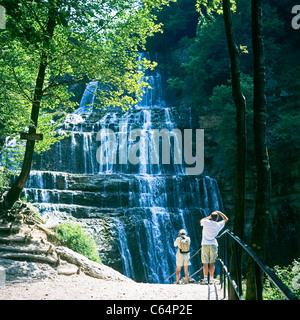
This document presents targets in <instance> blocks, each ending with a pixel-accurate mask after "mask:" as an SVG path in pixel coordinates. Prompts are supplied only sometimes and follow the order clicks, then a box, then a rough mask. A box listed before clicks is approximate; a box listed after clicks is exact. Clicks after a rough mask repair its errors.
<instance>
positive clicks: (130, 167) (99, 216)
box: [24, 70, 222, 283]
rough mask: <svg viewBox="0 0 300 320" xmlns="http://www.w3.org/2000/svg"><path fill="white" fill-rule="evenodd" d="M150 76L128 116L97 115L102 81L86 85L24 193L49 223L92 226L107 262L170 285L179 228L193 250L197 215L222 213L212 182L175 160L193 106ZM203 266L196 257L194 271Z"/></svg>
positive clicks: (134, 276) (133, 275) (118, 113)
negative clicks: (173, 100)
mask: <svg viewBox="0 0 300 320" xmlns="http://www.w3.org/2000/svg"><path fill="white" fill-rule="evenodd" d="M148 76H149V82H150V84H151V86H152V88H153V89H152V90H149V89H146V92H145V94H144V96H143V99H142V101H141V102H140V103H139V104H138V105H137V106H136V107H133V108H132V109H130V110H129V111H128V112H125V113H124V112H121V111H115V110H113V111H109V112H107V113H105V114H104V115H103V114H99V112H96V111H95V112H92V111H91V108H92V106H93V102H94V98H95V97H94V94H93V92H95V90H96V89H95V88H97V85H98V83H97V82H95V81H93V82H91V83H89V84H88V85H87V88H86V91H85V92H84V94H83V97H82V101H81V104H80V107H79V108H78V109H77V111H76V112H75V113H74V114H72V115H69V116H68V117H67V119H66V121H65V123H64V125H63V127H62V128H61V129H60V132H61V133H63V132H64V131H68V132H71V134H70V136H68V137H66V138H65V139H63V140H61V141H59V142H58V143H56V144H55V145H53V146H52V147H51V149H50V150H49V151H48V152H45V153H43V154H42V155H41V156H40V157H37V158H36V159H35V165H34V168H33V170H32V172H31V175H30V179H29V180H28V183H27V185H26V189H25V190H24V193H25V195H27V197H28V198H29V199H31V200H33V201H34V203H35V204H36V205H37V206H39V208H40V210H41V211H42V212H44V214H45V215H48V216H49V223H50V222H54V223H55V222H57V221H62V220H65V219H75V220H77V221H79V222H80V223H82V224H83V225H84V226H85V227H87V228H88V230H89V231H90V232H91V233H92V234H93V235H94V236H95V238H96V240H97V242H98V245H99V252H100V255H102V261H103V262H104V263H105V264H107V265H110V266H112V267H113V268H115V269H117V270H119V271H121V272H123V273H124V274H125V275H127V276H128V277H131V278H132V279H134V280H136V281H144V282H154V283H166V282H168V277H169V276H170V275H171V274H172V273H173V272H174V270H175V267H176V266H175V254H176V250H177V249H176V248H174V245H173V243H174V240H175V239H176V237H177V235H178V230H180V229H182V228H185V229H186V230H187V232H188V235H189V236H190V237H191V253H192V254H193V252H195V251H197V250H198V248H199V246H200V242H201V230H200V225H199V220H200V219H201V218H202V217H203V216H205V215H207V214H209V213H210V212H211V211H212V210H222V199H221V196H220V192H219V189H218V185H217V182H216V181H215V180H214V179H212V178H210V177H208V176H201V175H200V176H199V175H198V176H189V175H187V174H186V170H185V165H184V164H183V163H180V162H177V163H176V161H174V159H175V158H176V157H177V158H178V157H181V156H182V150H179V149H178V146H179V136H178V135H176V132H177V131H176V130H174V129H178V130H179V129H180V130H183V129H185V128H191V127H192V118H191V111H190V109H185V110H182V111H181V110H178V109H175V108H172V107H170V106H168V105H167V103H166V101H165V98H164V89H163V86H162V82H161V74H160V72H159V71H158V70H156V71H155V72H154V73H152V74H150V75H148ZM156 129H167V130H168V132H171V137H172V143H171V147H170V151H171V152H170V159H171V161H170V163H167V164H166V163H163V160H162V159H160V154H161V153H160V152H161V150H160V149H159V148H154V147H153V146H154V144H153V143H152V142H153V141H154V139H155V137H154V132H155V130H156ZM112 133H114V134H113V135H112V139H109V137H110V136H109V135H108V134H112ZM136 133H138V134H139V142H138V143H137V141H136V140H137V138H136ZM133 150H134V151H135V152H134V153H133V152H132V151H133ZM132 153H133V154H134V157H132V159H131V160H132V161H129V160H130V159H128V157H130V154H132ZM150 156H152V158H151V159H152V160H153V161H152V162H151V161H149V159H150ZM114 159H115V160H116V161H115V163H112V162H113V161H112V160H114ZM134 161H136V162H137V163H136V164H134ZM199 266H200V260H199V257H196V258H194V259H193V260H192V265H191V272H190V273H193V272H194V271H196V270H198V269H199Z"/></svg>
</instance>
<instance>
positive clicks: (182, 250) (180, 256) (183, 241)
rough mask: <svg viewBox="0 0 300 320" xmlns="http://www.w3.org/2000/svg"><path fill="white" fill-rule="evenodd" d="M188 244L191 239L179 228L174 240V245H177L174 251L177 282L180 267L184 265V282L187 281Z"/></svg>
mask: <svg viewBox="0 0 300 320" xmlns="http://www.w3.org/2000/svg"><path fill="white" fill-rule="evenodd" d="M190 244H191V239H190V237H188V236H187V235H186V231H185V230H184V229H181V230H180V231H179V235H178V237H177V238H176V240H175V242H174V246H175V247H178V249H177V253H176V283H177V284H179V279H180V271H181V267H182V266H183V267H184V274H185V283H188V282H189V265H190V264H191V262H190Z"/></svg>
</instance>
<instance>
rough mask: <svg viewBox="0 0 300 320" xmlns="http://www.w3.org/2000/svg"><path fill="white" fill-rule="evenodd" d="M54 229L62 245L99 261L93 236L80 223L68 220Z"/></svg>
mask: <svg viewBox="0 0 300 320" xmlns="http://www.w3.org/2000/svg"><path fill="white" fill-rule="evenodd" d="M55 231H56V236H57V237H58V239H59V241H60V242H61V244H62V245H64V246H66V247H68V248H70V249H72V250H74V251H76V252H78V253H80V254H82V255H84V256H86V257H87V258H89V259H90V260H93V261H96V262H101V260H100V257H99V255H98V252H97V246H96V242H95V240H94V238H93V237H92V236H91V235H90V234H89V233H88V232H87V231H86V230H84V228H83V227H82V226H81V225H79V224H76V223H73V222H71V221H69V222H65V223H61V224H59V225H58V226H57V227H56V228H55Z"/></svg>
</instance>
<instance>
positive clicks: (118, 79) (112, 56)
mask: <svg viewBox="0 0 300 320" xmlns="http://www.w3.org/2000/svg"><path fill="white" fill-rule="evenodd" d="M168 2H169V0H142V1H136V0H126V1H123V0H91V1H83V0H49V1H43V0H36V1H32V2H28V1H26V0H4V1H0V4H1V5H3V7H5V8H6V13H7V25H6V30H4V31H3V32H2V33H1V34H0V43H1V55H0V64H1V66H3V67H4V69H5V70H6V73H5V75H8V74H9V76H10V79H12V80H13V82H12V83H13V85H12V83H9V82H8V81H5V79H1V83H3V84H5V86H4V87H2V88H1V93H0V94H3V95H5V99H6V100H7V103H10V105H13V104H11V100H12V99H15V101H17V103H19V104H23V106H24V109H25V110H26V111H27V112H28V111H29V109H30V112H29V113H30V114H31V116H30V122H28V127H29V131H28V133H29V134H30V135H31V136H32V135H34V134H36V133H38V121H39V119H40V112H43V113H44V114H47V112H48V111H49V110H57V109H59V108H61V107H62V109H65V110H66V109H67V106H70V105H71V109H73V108H74V105H72V104H70V101H69V100H70V93H69V91H68V86H69V85H70V83H74V82H76V81H83V80H84V79H86V78H87V79H89V80H93V79H97V80H98V81H99V83H101V90H98V92H100V94H99V97H98V98H99V100H100V101H101V104H102V106H107V105H112V106H121V107H123V108H124V109H125V108H128V106H130V105H132V104H134V103H136V101H137V99H138V98H139V97H140V95H141V88H142V87H143V86H145V85H146V83H145V82H143V81H141V78H142V75H143V70H144V69H146V68H149V67H152V66H153V64H151V63H150V62H149V61H147V60H143V61H138V60H137V52H138V51H139V50H143V49H144V45H145V42H146V38H147V37H148V36H151V35H153V34H154V33H155V32H157V31H158V30H160V25H157V24H156V23H155V16H154V15H153V14H152V10H153V9H154V8H161V7H162V5H165V4H167V3H168ZM16 60H19V61H22V64H21V66H19V65H16V63H15V61H16ZM66 75H69V77H66ZM14 90H16V92H14ZM2 105H3V104H2ZM2 105H1V106H2ZM6 120H7V119H6ZM48 120H49V119H48ZM4 126H5V124H4ZM24 129H25V128H24ZM11 131H13V130H11ZM35 145H36V143H35V140H27V142H26V150H25V155H24V160H23V165H22V169H21V173H20V174H19V176H18V178H17V179H16V180H15V182H14V183H13V185H12V186H11V188H10V190H9V191H8V192H7V193H6V194H5V196H4V201H3V202H2V207H4V208H10V207H11V206H12V205H13V204H14V203H15V202H16V201H17V200H18V198H19V196H20V194H21V192H22V189H23V188H24V186H25V184H26V181H27V179H28V176H29V173H30V169H31V164H32V158H33V153H34V149H35Z"/></svg>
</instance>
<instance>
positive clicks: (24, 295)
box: [0, 205, 222, 301]
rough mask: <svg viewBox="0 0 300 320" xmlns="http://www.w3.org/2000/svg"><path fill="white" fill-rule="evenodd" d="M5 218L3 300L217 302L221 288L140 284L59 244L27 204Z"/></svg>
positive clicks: (0, 226)
mask: <svg viewBox="0 0 300 320" xmlns="http://www.w3.org/2000/svg"><path fill="white" fill-rule="evenodd" d="M9 216H10V218H9V219H2V220H1V219H0V301H1V300H23V299H26V300H93V299H97V300H99V299H101V300H208V299H211V300H216V299H221V297H222V294H221V293H220V292H219V291H220V288H219V286H215V285H210V286H207V285H199V284H187V285H184V284H182V285H176V284H148V283H136V282H134V281H133V280H131V279H129V278H127V277H125V276H124V275H122V274H121V273H119V272H117V271H116V270H114V269H112V268H110V267H108V266H106V265H104V264H99V263H96V262H93V261H91V260H89V259H87V258H86V257H84V256H83V255H81V254H78V253H76V252H74V251H73V250H71V249H69V248H66V247H63V246H59V245H57V244H56V243H55V241H54V242H53V241H51V239H52V238H53V237H52V236H53V232H52V231H51V230H49V229H47V228H46V227H45V225H43V224H41V223H39V222H38V221H35V220H34V218H33V217H32V214H31V212H30V209H29V208H28V207H26V205H24V206H22V205H21V207H20V208H19V209H18V211H17V212H10V215H9Z"/></svg>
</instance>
